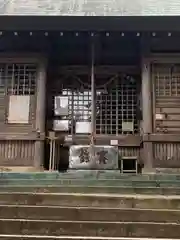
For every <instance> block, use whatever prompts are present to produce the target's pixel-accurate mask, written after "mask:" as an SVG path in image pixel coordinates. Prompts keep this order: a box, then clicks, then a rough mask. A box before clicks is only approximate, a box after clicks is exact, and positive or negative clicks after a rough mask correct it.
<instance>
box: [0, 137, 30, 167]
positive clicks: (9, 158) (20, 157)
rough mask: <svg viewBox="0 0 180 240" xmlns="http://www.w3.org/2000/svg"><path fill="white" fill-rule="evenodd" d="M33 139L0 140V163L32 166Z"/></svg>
mask: <svg viewBox="0 0 180 240" xmlns="http://www.w3.org/2000/svg"><path fill="white" fill-rule="evenodd" d="M33 164H34V141H29V140H24V141H23V140H8V141H0V165H2V166H3V165H6V166H20V165H22V166H33Z"/></svg>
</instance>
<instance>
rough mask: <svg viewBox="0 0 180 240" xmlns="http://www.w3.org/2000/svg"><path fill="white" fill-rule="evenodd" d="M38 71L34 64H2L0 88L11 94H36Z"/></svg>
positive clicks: (0, 66) (0, 68) (0, 65)
mask: <svg viewBox="0 0 180 240" xmlns="http://www.w3.org/2000/svg"><path fill="white" fill-rule="evenodd" d="M36 73H37V68H36V66H35V65H33V64H14V63H10V64H0V88H1V89H2V88H5V89H7V93H8V94H9V95H34V94H35V89H36Z"/></svg>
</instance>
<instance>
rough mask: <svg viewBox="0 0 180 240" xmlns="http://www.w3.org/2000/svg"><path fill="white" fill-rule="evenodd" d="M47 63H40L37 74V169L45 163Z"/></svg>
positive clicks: (35, 160) (35, 158)
mask: <svg viewBox="0 0 180 240" xmlns="http://www.w3.org/2000/svg"><path fill="white" fill-rule="evenodd" d="M46 66H47V65H46V62H45V61H42V62H40V63H39V67H38V74H37V97H36V131H37V140H36V143H35V157H34V166H35V168H36V169H41V168H42V167H43V161H44V137H45V114H46V71H47V68H46Z"/></svg>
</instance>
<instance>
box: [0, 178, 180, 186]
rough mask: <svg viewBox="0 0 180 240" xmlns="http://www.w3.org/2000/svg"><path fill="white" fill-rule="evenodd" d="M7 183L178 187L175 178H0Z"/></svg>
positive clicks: (2, 183) (0, 180)
mask: <svg viewBox="0 0 180 240" xmlns="http://www.w3.org/2000/svg"><path fill="white" fill-rule="evenodd" d="M8 185H14V186H17V185H24V186H29V185H31V186H32V185H34V186H40V185H41V186H48V185H59V186H63V185H66V186H67V185H69V186H71V185H76V186H78V185H80V186H85V187H86V186H119V187H120V186H124V187H125V186H127V187H179V186H180V181H179V180H177V181H175V180H161V181H160V180H142V179H141V180H131V179H86V178H85V179H71V178H70V179H0V186H8Z"/></svg>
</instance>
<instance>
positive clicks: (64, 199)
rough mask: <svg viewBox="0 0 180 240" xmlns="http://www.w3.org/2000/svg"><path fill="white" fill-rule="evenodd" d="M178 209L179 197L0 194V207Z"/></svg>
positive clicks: (179, 204)
mask: <svg viewBox="0 0 180 240" xmlns="http://www.w3.org/2000/svg"><path fill="white" fill-rule="evenodd" d="M14 204H16V205H18V204H21V205H39V206H84V207H85V206H87V207H90V206H92V207H108V208H111V207H113V208H114V207H116V208H141V209H180V196H162V195H119V194H82V193H22V192H21V193H8V192H0V205H14Z"/></svg>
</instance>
